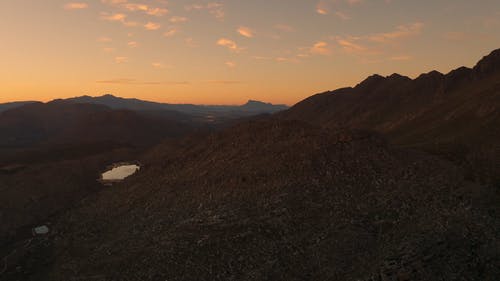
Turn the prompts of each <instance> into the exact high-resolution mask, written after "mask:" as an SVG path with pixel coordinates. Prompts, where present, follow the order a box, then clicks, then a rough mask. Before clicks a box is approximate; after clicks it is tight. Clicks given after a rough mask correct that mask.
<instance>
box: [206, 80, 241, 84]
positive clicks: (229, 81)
mask: <svg viewBox="0 0 500 281" xmlns="http://www.w3.org/2000/svg"><path fill="white" fill-rule="evenodd" d="M203 83H207V84H220V85H234V84H243V83H244V82H243V81H238V80H207V81H203Z"/></svg>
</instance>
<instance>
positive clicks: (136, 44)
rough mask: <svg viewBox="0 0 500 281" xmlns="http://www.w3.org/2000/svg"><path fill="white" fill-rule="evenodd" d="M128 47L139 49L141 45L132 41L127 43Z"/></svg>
mask: <svg viewBox="0 0 500 281" xmlns="http://www.w3.org/2000/svg"><path fill="white" fill-rule="evenodd" d="M127 46H129V47H130V48H137V47H138V46H139V43H137V42H136V41H130V42H128V43H127Z"/></svg>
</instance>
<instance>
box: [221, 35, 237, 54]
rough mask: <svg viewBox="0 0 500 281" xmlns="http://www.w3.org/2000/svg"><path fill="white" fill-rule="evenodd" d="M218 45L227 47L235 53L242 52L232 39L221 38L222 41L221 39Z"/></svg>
mask: <svg viewBox="0 0 500 281" xmlns="http://www.w3.org/2000/svg"><path fill="white" fill-rule="evenodd" d="M217 45H219V46H223V47H226V48H228V49H229V50H231V51H233V52H239V51H240V50H241V48H240V47H238V45H237V44H236V42H234V41H233V40H231V39H227V38H221V39H219V40H218V41H217Z"/></svg>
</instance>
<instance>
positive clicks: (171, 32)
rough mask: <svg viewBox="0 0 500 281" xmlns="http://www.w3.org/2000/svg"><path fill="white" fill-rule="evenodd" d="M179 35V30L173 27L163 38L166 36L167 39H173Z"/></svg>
mask: <svg viewBox="0 0 500 281" xmlns="http://www.w3.org/2000/svg"><path fill="white" fill-rule="evenodd" d="M177 33H179V29H177V28H175V27H171V28H170V29H169V30H167V31H165V32H164V33H163V36H165V37H172V36H174V35H175V34H177Z"/></svg>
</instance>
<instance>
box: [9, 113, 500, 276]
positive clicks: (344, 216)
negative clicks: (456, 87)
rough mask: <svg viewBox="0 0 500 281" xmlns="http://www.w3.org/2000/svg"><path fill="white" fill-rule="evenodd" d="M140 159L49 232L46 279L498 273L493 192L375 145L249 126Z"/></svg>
mask: <svg viewBox="0 0 500 281" xmlns="http://www.w3.org/2000/svg"><path fill="white" fill-rule="evenodd" d="M173 145H174V146H173ZM145 159H147V160H146V162H145V163H146V165H145V167H144V169H143V170H141V172H140V173H138V174H137V175H135V176H133V177H132V178H131V179H130V180H128V181H126V182H124V183H123V184H120V185H118V186H116V188H112V189H109V190H104V191H103V192H102V193H100V194H99V195H96V196H95V198H89V199H88V200H85V202H82V204H80V205H79V207H78V208H76V209H75V210H73V211H70V212H69V213H67V214H66V215H65V216H64V217H63V218H62V219H61V220H60V221H59V222H58V223H57V224H56V225H55V226H54V234H53V235H52V236H51V239H50V241H51V244H49V245H50V246H46V247H45V248H43V249H38V250H37V251H42V253H45V254H46V255H48V256H50V255H51V253H53V256H52V257H53V258H52V259H51V260H50V259H49V261H48V260H47V256H46V257H45V258H43V262H45V263H50V265H51V266H50V267H47V266H45V268H50V269H49V270H48V271H49V273H48V276H49V278H50V280H71V279H72V278H90V277H93V278H94V277H95V278H101V279H102V280H387V278H389V277H391V276H392V277H394V276H400V277H401V278H406V279H405V280H453V279H456V278H458V277H461V278H465V279H467V280H487V278H486V277H488V276H498V274H499V272H498V268H497V267H495V266H494V264H493V256H494V254H495V251H492V250H491V249H492V247H494V245H495V244H494V243H495V230H498V221H495V220H494V219H493V218H494V217H495V214H496V213H497V209H496V208H495V207H494V206H495V204H494V202H495V200H496V199H498V198H497V197H498V196H497V195H498V194H496V195H495V194H494V193H493V195H494V196H497V197H494V196H492V195H491V194H490V191H489V190H488V189H486V188H484V187H482V186H478V185H474V184H470V183H467V182H464V180H463V177H462V176H461V171H460V169H458V168H456V167H454V166H453V165H452V164H450V163H448V162H446V161H442V160H440V159H439V158H436V157H432V156H428V155H426V154H424V153H420V152H412V151H408V150H403V149H396V148H392V147H390V146H388V145H387V144H386V142H385V141H384V140H383V139H382V138H381V137H379V136H377V135H373V134H371V133H366V132H362V131H356V132H350V131H346V130H343V131H333V130H327V129H322V128H320V127H315V126H311V125H307V124H304V123H301V122H292V121H286V122H278V121H256V122H250V123H243V124H240V125H237V126H236V127H234V128H231V129H228V130H225V131H224V132H221V133H217V134H213V135H211V136H210V137H208V138H206V139H203V140H199V139H198V140H196V139H190V140H186V141H184V142H179V143H177V144H168V143H167V144H164V145H162V146H160V147H157V148H156V149H155V150H154V151H152V152H151V154H149V156H147V157H145ZM485 198H486V199H485ZM44 251H45V252H44ZM38 253H39V252H38ZM39 262H41V261H40V260H38V258H37V255H31V256H30V257H29V258H28V259H27V260H25V264H28V265H30V264H37V263H39ZM23 270H26V271H27V272H29V270H30V267H29V266H27V267H24V268H23ZM31 270H33V267H32V268H31ZM12 274H15V273H13V272H12ZM372 277H373V279H370V278H372ZM39 279H42V278H39Z"/></svg>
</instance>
